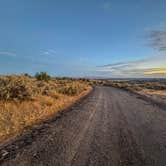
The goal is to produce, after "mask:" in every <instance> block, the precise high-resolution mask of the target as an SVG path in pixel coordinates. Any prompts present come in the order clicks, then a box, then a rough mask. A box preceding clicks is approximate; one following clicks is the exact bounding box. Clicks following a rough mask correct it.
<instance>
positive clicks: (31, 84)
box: [0, 75, 91, 142]
mask: <svg viewBox="0 0 166 166" xmlns="http://www.w3.org/2000/svg"><path fill="white" fill-rule="evenodd" d="M8 77H10V80H11V81H12V82H17V81H18V80H19V81H18V82H19V83H20V80H22V81H21V82H22V83H21V84H20V85H21V86H22V85H23V86H25V88H24V91H26V92H27V93H28V94H29V95H28V98H27V96H25V98H24V96H21V97H17V96H20V95H22V93H23V92H22V91H20V90H19V91H15V85H17V88H16V89H19V88H18V87H19V84H18V83H16V84H15V83H11V82H10V81H9V80H8V81H7V83H8V84H6V86H8V88H7V90H8V91H7V93H9V95H7V96H9V97H8V98H5V97H4V98H2V97H1V100H0V142H3V141H4V140H5V139H8V138H10V137H12V136H14V135H17V134H18V133H20V132H22V130H24V129H25V128H26V127H28V126H31V125H33V124H35V123H37V122H40V121H41V120H43V119H47V118H48V117H50V116H52V115H54V114H55V113H56V112H57V111H59V110H61V109H63V108H65V107H67V106H68V105H70V104H72V103H73V102H74V101H76V100H77V99H79V98H80V97H81V96H83V95H85V94H86V93H88V91H89V90H90V89H91V87H90V86H89V85H88V84H87V83H86V82H85V81H81V80H77V79H75V80H70V79H68V80H63V79H55V78H52V79H51V80H50V81H49V82H43V81H38V80H36V79H35V78H33V77H32V78H30V77H27V76H23V75H22V76H8ZM0 79H8V78H6V77H3V78H2V77H1V78H0ZM13 79H14V80H15V81H13ZM25 80H26V81H25ZM23 82H24V83H23ZM9 84H10V85H9ZM3 86H4V85H0V89H3V93H4V89H5V87H3ZM10 89H12V91H11V92H10ZM21 90H22V89H21ZM0 93H1V91H0ZM18 93H20V94H18ZM10 94H12V95H14V96H15V97H14V98H12V95H11V96H10Z"/></svg>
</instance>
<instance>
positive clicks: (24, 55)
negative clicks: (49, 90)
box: [0, 0, 166, 78]
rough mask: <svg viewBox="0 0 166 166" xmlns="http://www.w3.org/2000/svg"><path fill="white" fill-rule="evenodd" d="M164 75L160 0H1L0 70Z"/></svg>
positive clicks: (164, 11) (165, 7)
mask: <svg viewBox="0 0 166 166" xmlns="http://www.w3.org/2000/svg"><path fill="white" fill-rule="evenodd" d="M38 71H46V72H48V73H49V74H50V75H53V76H69V77H71V76H72V77H115V78H117V77H120V78H125V77H131V78H132V77H138V78H139V77H152V78H158V77H159V78H166V1H165V0H125V1H124V0H70V1H69V0H0V74H11V73H29V74H31V75H34V74H35V73H36V72H38Z"/></svg>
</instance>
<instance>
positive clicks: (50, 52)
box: [43, 49, 57, 55]
mask: <svg viewBox="0 0 166 166" xmlns="http://www.w3.org/2000/svg"><path fill="white" fill-rule="evenodd" d="M56 53H57V52H56V51H55V50H53V49H48V50H46V51H44V52H43V54H45V55H53V54H54V55H55V54H56Z"/></svg>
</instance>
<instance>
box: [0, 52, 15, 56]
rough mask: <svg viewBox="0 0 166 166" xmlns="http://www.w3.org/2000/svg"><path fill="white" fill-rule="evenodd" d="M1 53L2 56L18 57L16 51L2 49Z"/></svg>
mask: <svg viewBox="0 0 166 166" xmlns="http://www.w3.org/2000/svg"><path fill="white" fill-rule="evenodd" d="M0 55H2V56H10V57H16V53H14V52H8V51H0Z"/></svg>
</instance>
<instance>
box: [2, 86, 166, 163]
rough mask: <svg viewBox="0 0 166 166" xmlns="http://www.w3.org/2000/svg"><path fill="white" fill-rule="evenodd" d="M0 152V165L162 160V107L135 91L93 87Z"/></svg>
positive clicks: (165, 121)
mask: <svg viewBox="0 0 166 166" xmlns="http://www.w3.org/2000/svg"><path fill="white" fill-rule="evenodd" d="M0 154H1V159H0V165H2V166H71V165H72V166H165V165H166V111H164V110H162V109H159V108H158V107H157V106H155V105H152V104H150V103H148V102H145V101H143V100H142V99H140V98H139V97H137V96H136V95H134V94H130V93H128V92H125V91H122V90H119V89H115V88H110V87H96V88H95V89H94V91H93V92H92V93H91V94H90V95H89V96H88V97H87V98H86V99H84V100H83V101H82V102H80V103H79V104H77V105H76V106H74V107H72V108H71V109H69V110H68V111H66V112H65V113H63V115H62V116H61V117H59V118H55V119H52V120H50V121H49V122H46V123H44V124H43V125H42V126H40V127H38V128H37V127H36V129H35V130H33V131H32V132H30V133H27V134H26V135H24V136H22V138H19V139H18V140H16V141H15V142H13V143H12V144H10V145H6V147H3V148H2V147H1V151H0Z"/></svg>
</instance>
